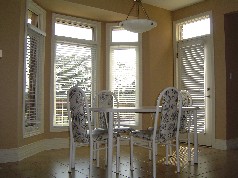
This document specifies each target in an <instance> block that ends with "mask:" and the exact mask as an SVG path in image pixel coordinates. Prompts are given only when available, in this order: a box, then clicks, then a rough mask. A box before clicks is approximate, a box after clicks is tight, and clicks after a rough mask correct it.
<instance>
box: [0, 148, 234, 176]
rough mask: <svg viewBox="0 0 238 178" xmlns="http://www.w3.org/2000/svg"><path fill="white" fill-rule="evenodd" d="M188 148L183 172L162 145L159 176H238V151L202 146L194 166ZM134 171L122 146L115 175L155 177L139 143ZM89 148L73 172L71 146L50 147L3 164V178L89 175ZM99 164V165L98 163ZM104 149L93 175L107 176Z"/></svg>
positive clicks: (80, 151)
mask: <svg viewBox="0 0 238 178" xmlns="http://www.w3.org/2000/svg"><path fill="white" fill-rule="evenodd" d="M186 151H187V148H186V146H185V145H182V146H181V147H180V161H181V172H180V173H176V166H175V165H176V159H175V155H174V156H173V157H171V158H170V161H169V162H170V163H169V165H167V166H166V165H165V164H164V161H165V149H164V147H162V146H160V147H159V155H158V163H157V177H162V178H164V177H168V178H174V177H176V178H181V177H199V178H202V177H207V178H213V177H214V178H226V177H227V178H228V177H229V178H233V177H234V178H237V177H238V150H230V151H221V150H216V149H212V148H207V147H199V163H198V164H195V165H192V164H191V163H189V162H188V161H187V154H186ZM134 153H135V154H134V155H135V162H134V167H135V170H134V171H130V167H129V147H128V146H122V147H121V161H120V173H119V174H116V173H115V161H114V165H113V177H115V178H118V177H119V178H120V177H121V178H124V177H127V178H128V177H130V178H139V177H145V178H149V177H152V173H151V170H152V169H151V168H152V165H151V162H150V161H149V160H148V151H147V150H145V149H144V148H139V147H136V146H135V150H134ZM88 156H89V148H88V147H84V148H78V149H77V153H76V167H75V170H74V171H73V172H72V173H71V174H69V173H68V164H69V158H68V157H69V149H61V150H50V151H44V152H41V153H38V154H36V155H34V156H32V157H29V158H26V159H24V160H22V161H20V162H15V163H5V164H0V177H1V178H76V177H77V178H85V177H88V164H89V160H88ZM94 165H95V164H94ZM106 170H107V167H106V166H105V160H104V152H102V153H101V154H100V168H96V166H94V168H93V177H97V178H104V177H106V176H105V173H106Z"/></svg>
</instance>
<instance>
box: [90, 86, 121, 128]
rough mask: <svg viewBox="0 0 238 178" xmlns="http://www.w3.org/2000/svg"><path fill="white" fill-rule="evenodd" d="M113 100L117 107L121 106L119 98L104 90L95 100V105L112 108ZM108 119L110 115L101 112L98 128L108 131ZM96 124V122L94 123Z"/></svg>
mask: <svg viewBox="0 0 238 178" xmlns="http://www.w3.org/2000/svg"><path fill="white" fill-rule="evenodd" d="M113 100H115V101H116V103H117V106H116V107H118V105H119V103H118V100H117V97H116V96H115V94H114V93H113V92H112V91H109V90H102V91H100V92H99V93H98V94H97V96H96V97H95V98H94V101H93V103H94V104H93V105H94V106H95V107H102V108H112V107H113ZM108 119H109V113H105V112H99V116H98V123H97V124H98V127H99V128H103V129H107V128H108ZM94 122H96V121H94Z"/></svg>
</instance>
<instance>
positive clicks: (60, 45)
mask: <svg viewBox="0 0 238 178" xmlns="http://www.w3.org/2000/svg"><path fill="white" fill-rule="evenodd" d="M55 77H56V79H55V80H56V81H55V119H54V125H55V126H67V125H68V115H67V106H66V103H67V91H68V90H69V89H70V88H71V87H72V86H73V85H75V84H77V83H78V85H79V86H80V87H81V88H82V89H83V90H84V91H85V93H86V95H87V97H88V100H89V103H91V98H92V92H93V90H95V88H94V87H93V85H94V84H95V83H96V46H95V45H87V44H79V43H77V44H75V43H69V42H61V41H57V42H56V58H55ZM94 93H95V92H94Z"/></svg>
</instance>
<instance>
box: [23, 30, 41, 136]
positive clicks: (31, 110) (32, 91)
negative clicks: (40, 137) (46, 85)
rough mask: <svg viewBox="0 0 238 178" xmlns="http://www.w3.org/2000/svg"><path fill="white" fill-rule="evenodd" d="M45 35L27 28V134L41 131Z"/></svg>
mask: <svg viewBox="0 0 238 178" xmlns="http://www.w3.org/2000/svg"><path fill="white" fill-rule="evenodd" d="M43 40H44V36H43V35H42V34H39V33H38V32H36V31H35V30H32V29H31V28H29V26H28V28H27V39H26V58H25V94H24V120H25V130H24V132H25V135H28V134H34V133H38V132H40V129H41V117H42V112H41V111H42V107H43V102H42V101H43V94H42V90H41V89H42V74H43V72H42V69H43V64H42V50H43V49H42V47H43Z"/></svg>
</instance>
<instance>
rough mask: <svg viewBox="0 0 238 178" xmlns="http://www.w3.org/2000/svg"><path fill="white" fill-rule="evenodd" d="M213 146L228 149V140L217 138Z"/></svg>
mask: <svg viewBox="0 0 238 178" xmlns="http://www.w3.org/2000/svg"><path fill="white" fill-rule="evenodd" d="M212 148H215V149H218V150H227V144H226V140H221V139H215V143H214V144H213V145H212Z"/></svg>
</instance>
